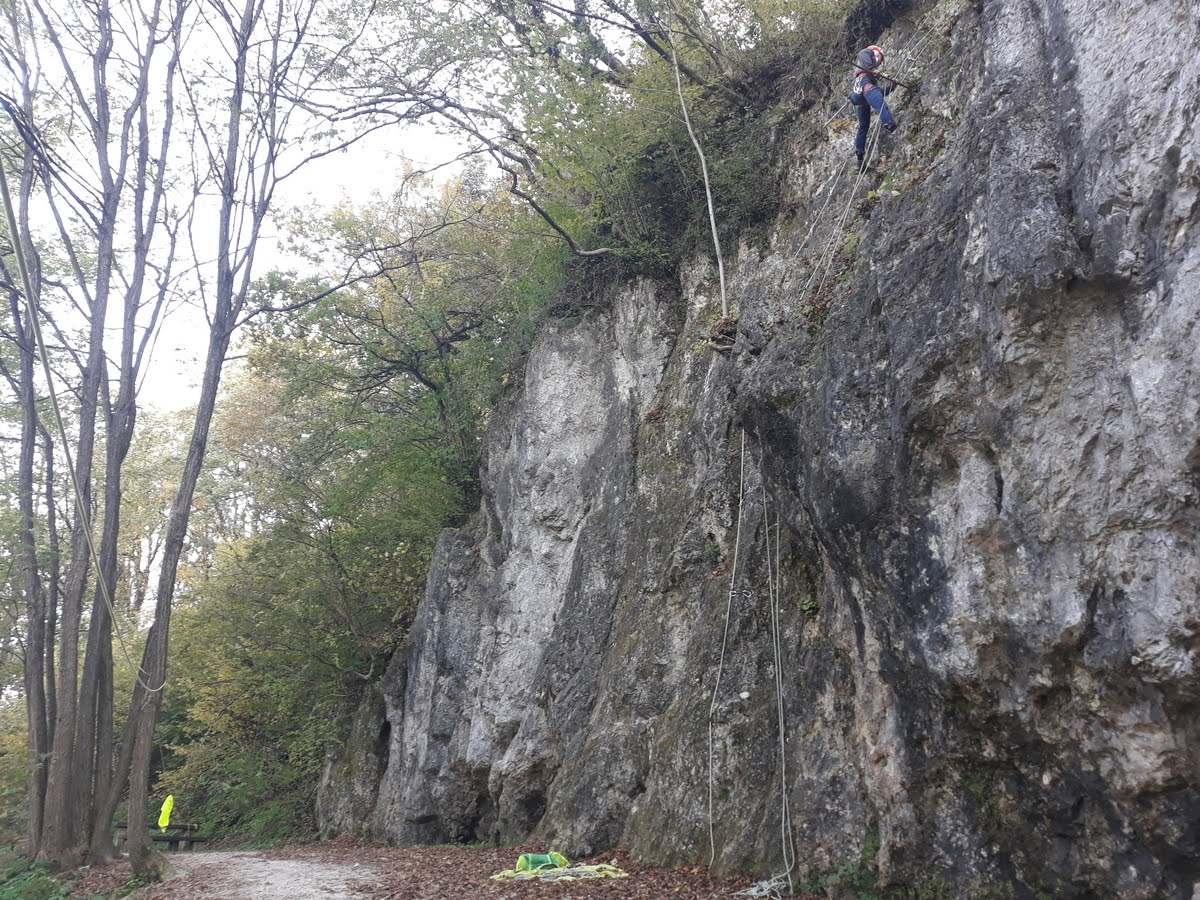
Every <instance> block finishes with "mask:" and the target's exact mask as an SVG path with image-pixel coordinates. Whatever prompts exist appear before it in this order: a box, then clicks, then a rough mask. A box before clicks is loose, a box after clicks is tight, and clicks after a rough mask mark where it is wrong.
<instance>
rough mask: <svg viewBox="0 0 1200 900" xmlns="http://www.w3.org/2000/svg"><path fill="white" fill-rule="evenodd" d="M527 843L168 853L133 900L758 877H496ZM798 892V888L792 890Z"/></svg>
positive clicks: (609, 890)
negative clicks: (165, 868) (166, 865)
mask: <svg viewBox="0 0 1200 900" xmlns="http://www.w3.org/2000/svg"><path fill="white" fill-rule="evenodd" d="M528 852H539V853H540V852H545V848H541V847H534V846H526V847H463V846H437V847H386V846H381V845H379V844H371V843H368V842H366V841H360V840H338V841H334V842H330V843H326V844H315V845H309V846H303V847H293V848H287V849H274V850H261V851H254V850H211V851H200V852H192V853H172V854H170V855H169V860H170V862H171V865H172V866H173V867H174V869H175V874H174V875H173V876H172V877H171V878H170V879H168V880H167V881H164V882H162V883H161V884H157V885H153V886H151V887H148V888H143V889H142V890H141V891H137V892H135V893H133V894H130V895H128V898H129V900H541V898H546V900H601V898H608V900H663V898H667V897H669V898H671V900H715V898H731V897H736V894H737V892H738V891H739V890H743V889H745V888H746V887H748V886H749V885H750V884H752V883H753V882H754V881H755V880H756V879H755V878H753V877H751V876H749V875H740V876H733V877H726V878H720V877H717V876H715V875H713V874H712V873H711V872H709V871H708V870H707V868H706V867H705V866H699V865H693V866H674V867H660V866H648V865H645V864H643V863H638V862H636V861H635V860H633V859H632V858H631V857H630V856H629V854H627V853H624V852H622V851H612V852H609V853H605V854H602V855H600V856H598V857H596V858H595V859H591V860H577V862H592V863H600V862H603V863H608V864H612V865H615V866H618V867H619V868H620V869H621V870H622V871H624V872H626V873H627V877H624V878H593V879H586V880H578V881H573V882H570V883H565V882H555V883H549V884H547V883H539V882H530V881H513V880H510V879H505V880H499V881H497V880H493V879H492V877H491V876H492V875H493V874H495V873H497V872H499V871H501V870H503V869H511V868H512V867H513V865H514V864H515V862H516V859H517V856H519V855H520V854H521V853H528ZM129 875H130V871H129V863H128V862H127V861H122V862H120V863H116V864H114V865H112V866H108V867H106V868H104V869H98V870H93V871H91V872H89V873H88V874H87V875H86V876H85V877H84V878H83V879H82V880H80V881H79V882H78V883H77V884H76V886H75V892H74V893H73V894H72V897H76V898H86V897H92V896H95V894H96V893H101V892H104V895H110V894H109V893H108V892H110V891H113V890H115V889H118V888H120V887H121V886H122V885H124V884H126V883H127V882H128V880H129ZM797 896H798V897H799V896H802V895H799V894H798V895H797Z"/></svg>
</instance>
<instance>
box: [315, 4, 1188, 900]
mask: <svg viewBox="0 0 1200 900" xmlns="http://www.w3.org/2000/svg"><path fill="white" fill-rule="evenodd" d="M1165 35H1169V36H1170V39H1169V40H1168V39H1165V38H1164V36H1165ZM878 42H879V43H881V44H883V45H884V46H885V47H888V48H889V50H891V51H892V55H891V59H892V60H894V61H895V62H896V64H897V65H898V66H899V65H905V64H907V65H909V67H910V68H911V69H912V71H913V73H914V74H915V75H916V76H918V77H920V88H919V91H918V92H916V93H915V94H910V95H905V94H903V93H899V94H893V95H892V101H893V104H894V106H895V107H896V108H897V109H898V110H899V111H900V114H901V116H902V119H901V121H902V123H903V127H902V130H901V131H900V132H899V133H898V134H897V135H895V136H893V137H890V138H887V137H885V138H884V139H883V140H882V141H881V142H880V148H879V156H878V157H877V166H876V170H875V171H873V172H870V173H868V174H867V175H866V176H865V177H864V179H863V180H862V181H861V182H858V183H857V184H856V179H855V176H854V173H852V172H851V171H850V170H849V169H848V168H847V167H845V166H844V163H845V161H846V157H847V156H849V142H850V137H851V135H850V133H849V131H848V127H847V125H846V124H845V123H840V122H835V123H834V124H833V125H832V126H831V132H830V142H829V143H828V144H827V145H819V146H816V147H812V146H809V145H804V146H797V147H796V148H795V149H794V151H793V153H794V160H793V163H792V165H791V166H790V168H789V173H790V175H789V179H790V180H789V193H790V196H789V200H790V201H791V202H790V208H791V211H790V212H789V213H788V214H787V215H785V216H784V217H782V218H781V220H780V221H779V222H778V223H776V224H775V227H774V230H773V232H772V235H771V238H770V241H769V242H768V243H767V244H766V245H764V246H750V245H746V246H743V247H741V248H739V249H738V251H737V258H736V259H735V260H730V261H729V269H730V271H731V273H732V278H733V285H734V296H735V298H736V302H737V304H738V311H739V314H740V336H739V339H738V343H737V346H736V347H735V349H734V351H733V352H732V353H729V354H721V353H714V352H711V351H710V350H708V349H706V347H705V341H704V338H705V336H706V334H707V333H708V329H709V328H710V327H711V324H712V323H713V321H714V319H715V315H716V313H715V309H716V298H717V288H716V283H715V267H714V266H711V265H709V264H707V263H706V262H705V261H704V260H697V262H696V264H695V265H693V266H691V267H690V268H689V269H688V271H686V272H685V273H684V275H683V278H682V280H681V284H679V285H676V286H668V285H663V284H654V283H651V282H639V283H636V284H632V285H624V286H621V285H615V286H613V288H612V290H611V292H610V293H609V294H606V295H605V296H601V297H598V298H595V299H596V300H597V303H598V307H597V308H596V309H595V310H593V311H592V312H590V313H588V314H587V315H585V316H583V317H582V318H580V319H579V320H574V321H564V322H559V323H557V324H555V325H554V326H553V327H551V328H549V329H547V331H546V332H545V333H544V334H543V335H542V337H541V339H540V341H539V344H538V346H537V347H536V348H535V351H534V353H533V354H532V355H531V359H530V363H529V367H528V370H527V372H526V380H525V386H524V390H523V391H522V392H521V393H520V394H519V395H517V396H515V397H514V398H512V400H511V401H510V402H509V404H508V405H507V406H506V407H505V408H504V409H503V410H500V411H498V412H497V414H496V416H495V420H494V422H493V428H492V433H491V440H490V446H489V453H488V461H487V466H486V472H485V477H484V493H485V498H484V503H483V509H482V510H481V513H480V515H479V517H478V519H477V520H476V521H475V522H474V523H473V525H472V526H470V527H468V528H465V529H462V530H460V531H457V532H453V533H448V534H447V535H446V536H445V537H444V538H443V540H442V542H441V544H440V546H439V550H438V553H437V555H436V559H435V561H434V564H433V568H432V571H431V575H430V582H429V587H428V593H427V596H426V599H425V601H424V602H423V604H422V606H421V608H420V610H419V612H418V617H417V621H416V623H415V625H414V628H413V633H412V636H411V639H410V641H409V644H408V647H407V650H406V652H405V653H404V654H403V655H402V656H400V657H398V658H397V660H396V661H395V662H394V663H393V666H392V667H391V669H390V670H389V673H388V675H387V676H386V677H385V679H384V681H383V683H382V684H381V686H380V694H379V697H380V699H381V700H382V706H381V705H379V701H371V702H369V703H368V704H367V705H366V706H365V707H364V709H363V710H360V719H361V723H360V724H359V725H357V726H356V728H359V729H360V731H361V733H362V734H363V735H367V736H373V737H371V738H370V739H367V738H363V739H360V740H357V741H353V740H352V741H351V742H350V743H348V744H347V749H346V752H345V753H343V754H342V755H341V756H339V757H337V758H335V759H333V760H331V765H330V769H329V771H328V773H327V778H326V781H325V784H324V785H323V790H322V807H321V813H322V822H323V826H324V827H326V828H327V829H328V830H329V831H341V830H361V831H364V832H366V833H369V834H371V835H373V836H375V837H378V838H380V839H384V840H389V841H395V842H410V841H444V840H476V839H488V840H500V841H516V840H521V839H524V838H525V837H526V836H527V835H529V834H530V833H532V834H534V835H535V836H536V837H537V838H539V839H541V840H543V841H545V842H547V843H548V844H551V845H553V846H555V847H557V848H560V849H562V850H564V851H565V852H567V853H568V854H579V853H588V852H592V851H597V850H600V849H603V848H606V847H609V846H613V845H617V844H620V845H625V846H630V847H632V848H633V849H634V850H635V851H636V852H637V853H639V854H641V855H643V856H644V857H646V858H651V859H656V860H660V861H685V860H686V861H697V860H698V861H702V862H703V861H707V860H708V859H709V858H710V856H711V857H712V858H713V860H714V862H715V863H716V864H717V865H718V866H721V867H724V868H731V867H735V866H742V865H747V864H750V865H757V866H759V867H761V868H762V869H763V870H764V871H778V870H781V869H782V868H783V866H784V863H785V860H786V859H787V858H790V854H791V853H792V852H793V848H794V852H795V854H796V863H795V865H794V867H793V872H794V874H795V875H797V877H799V878H800V880H801V881H804V880H805V879H809V878H812V879H817V880H820V879H821V878H822V877H823V876H826V875H828V873H830V872H833V871H834V870H835V869H837V868H838V867H839V866H841V867H843V870H844V871H845V870H846V869H847V867H848V868H849V869H850V870H853V871H854V872H855V873H856V874H857V875H860V876H861V878H862V879H866V881H868V882H872V883H874V882H875V881H876V880H877V881H878V884H879V885H880V886H881V887H886V886H888V885H892V886H896V887H897V888H898V889H899V888H903V890H905V891H908V892H909V894H910V895H914V896H954V897H974V896H978V897H985V896H997V897H998V896H1016V897H1034V896H1038V895H1040V896H1054V897H1095V896H1099V897H1117V896H1121V897H1146V898H1150V897H1173V898H1190V897H1191V896H1192V893H1193V890H1194V885H1195V884H1196V883H1197V882H1200V733H1198V732H1200V724H1198V722H1200V718H1198V715H1197V713H1198V712H1200V711H1198V709H1197V705H1198V703H1197V701H1198V698H1200V676H1198V674H1197V664H1198V662H1200V659H1198V657H1200V555H1198V553H1197V536H1198V534H1200V423H1198V413H1200V408H1198V407H1200V342H1198V338H1200V335H1198V334H1197V318H1198V317H1200V250H1198V249H1197V240H1196V234H1195V227H1194V226H1195V222H1196V219H1197V215H1198V213H1200V206H1198V204H1200V159H1198V158H1197V157H1198V153H1200V151H1198V149H1197V148H1200V124H1198V121H1200V119H1198V112H1200V99H1198V98H1200V94H1198V93H1197V92H1196V91H1195V90H1194V89H1192V88H1190V87H1188V86H1189V85H1195V84H1196V83H1197V81H1198V80H1200V52H1198V51H1200V11H1198V10H1197V8H1196V7H1195V5H1194V3H1193V4H1189V3H1186V2H1163V0H1158V2H1153V3H1152V2H1126V3H1120V4H1118V3H1115V2H1114V3H1100V4H1097V3H1092V2H1082V0H1060V2H1047V3H1042V4H1029V3H1017V2H1007V0H1005V2H999V0H987V2H984V3H982V4H968V3H953V2H944V3H941V4H939V5H938V6H937V7H935V8H933V9H929V8H926V9H923V10H920V11H918V12H917V13H913V14H912V15H911V16H910V17H907V18H905V19H902V20H900V21H898V22H896V23H894V24H893V26H892V28H891V29H890V30H889V32H887V33H886V34H884V35H883V36H882V37H881V39H880V40H879V41H878ZM897 71H898V72H899V71H901V70H897ZM1164 73H1171V75H1172V77H1171V78H1170V79H1167V78H1165V76H1164ZM784 137H785V138H786V136H784ZM843 210H846V211H847V213H848V218H847V220H846V223H847V224H846V225H845V226H843V227H839V223H840V221H841V219H840V216H841V214H842V211H843ZM825 248H830V251H829V253H826V252H825ZM743 434H744V435H745V437H744V442H743ZM776 638H777V639H776ZM372 703H374V704H375V705H374V706H372V705H371V704H372ZM780 711H782V726H783V727H782V743H781V731H780V715H779V713H780ZM381 736H382V738H383V739H384V740H385V743H386V744H387V745H388V746H387V749H386V753H385V752H384V751H383V749H382V748H381V746H380V745H379V740H380V738H381ZM372 754H375V755H372ZM384 757H386V766H385V767H383V766H382V765H376V764H374V763H373V762H372V760H382V759H383V758H384ZM373 766H374V767H373ZM354 772H360V773H363V774H362V775H361V776H355V775H354V774H353V773H354ZM352 785H353V787H352ZM368 796H373V797H374V802H373V803H372V802H370V801H367V800H364V798H365V797H368ZM784 796H786V798H787V800H788V803H789V807H790V827H787V828H784V827H781V826H782V825H783V814H784V809H783V806H782V798H783V797H784ZM785 847H786V848H787V849H785ZM842 884H843V885H844V884H845V879H843V881H842ZM825 885H826V887H827V889H828V890H829V891H830V892H831V893H836V892H837V891H838V888H837V887H836V886H834V885H833V884H832V882H830V881H828V880H826V882H825Z"/></svg>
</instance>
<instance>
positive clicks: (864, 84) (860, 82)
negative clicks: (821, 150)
mask: <svg viewBox="0 0 1200 900" xmlns="http://www.w3.org/2000/svg"><path fill="white" fill-rule="evenodd" d="M882 65H883V51H882V50H880V49H879V48H878V47H876V46H875V45H874V44H872V45H871V46H870V47H866V48H865V49H863V50H860V51H858V57H857V58H856V59H855V61H854V88H853V90H851V91H850V103H851V104H852V105H853V106H854V109H855V112H857V113H858V134H856V135H855V136H854V155H855V156H857V157H858V164H859V166H862V165H863V154H864V153H865V152H866V149H867V129H869V128H870V127H871V110H872V109H874V110H875V112H877V113H879V123H880V124H881V125H882V126H883V127H884V129H886V130H887V131H889V132H892V131H895V130H896V120H895V119H894V118H892V111H891V110H890V109H888V105H887V102H886V101H885V100H884V99H883V89H882V88H880V86H879V80H878V78H877V77H876V74H875V73H876V72H877V71H878V70H879V67H880V66H882Z"/></svg>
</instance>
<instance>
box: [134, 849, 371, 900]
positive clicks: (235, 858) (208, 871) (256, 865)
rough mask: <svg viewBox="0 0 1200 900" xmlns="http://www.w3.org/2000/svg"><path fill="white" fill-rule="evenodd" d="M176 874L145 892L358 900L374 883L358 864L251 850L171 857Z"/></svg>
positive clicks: (258, 899)
mask: <svg viewBox="0 0 1200 900" xmlns="http://www.w3.org/2000/svg"><path fill="white" fill-rule="evenodd" d="M170 860H171V866H172V867H173V868H174V869H175V874H174V875H173V876H172V877H171V878H169V879H168V880H167V881H165V882H163V884H162V885H160V886H158V887H156V888H154V889H153V890H151V891H147V892H145V893H144V894H143V895H141V896H142V898H143V900H150V898H158V897H163V898H166V897H189V898H190V897H196V898H201V897H212V898H221V900H361V898H365V897H371V896H373V895H374V889H375V887H376V883H377V881H378V878H377V876H376V873H375V871H374V869H373V868H372V867H371V866H370V865H364V864H363V863H361V862H354V863H333V862H326V861H319V862H314V861H309V860H302V859H272V858H268V857H265V856H263V855H261V854H259V853H255V852H252V851H244V850H241V851H214V852H207V853H173V854H171V856H170Z"/></svg>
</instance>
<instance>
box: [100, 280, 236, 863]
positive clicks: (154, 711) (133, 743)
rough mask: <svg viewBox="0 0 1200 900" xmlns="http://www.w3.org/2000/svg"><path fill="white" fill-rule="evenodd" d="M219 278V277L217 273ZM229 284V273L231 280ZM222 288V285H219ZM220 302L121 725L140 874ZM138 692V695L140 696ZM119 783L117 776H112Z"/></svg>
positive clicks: (225, 336)
mask: <svg viewBox="0 0 1200 900" xmlns="http://www.w3.org/2000/svg"><path fill="white" fill-rule="evenodd" d="M219 281H220V279H219ZM229 287H230V288H232V278H230V281H229ZM218 291H220V286H218ZM225 296H226V300H225V302H224V304H221V303H220V302H219V303H218V306H219V309H218V314H217V316H216V318H215V319H214V322H213V324H212V328H211V332H210V338H209V345H208V356H207V358H206V360H205V365H204V381H203V382H202V384H201V387H200V402H199V403H198V405H197V407H196V420H195V423H194V425H193V427H192V437H191V442H190V444H189V445H188V453H187V459H186V460H185V462H184V466H183V477H182V478H181V479H180V482H179V487H178V489H177V490H176V492H175V496H174V498H173V500H172V502H171V512H170V517H169V518H168V520H167V533H166V538H165V540H164V548H163V562H162V570H161V571H160V573H159V577H158V595H157V597H156V600H155V606H154V624H153V625H152V626H151V628H150V633H149V636H148V637H147V639H146V648H145V651H144V652H143V654H142V665H141V671H140V672H139V675H138V678H139V685H138V688H139V689H138V690H135V692H134V693H135V704H134V706H133V708H131V709H130V711H129V723H128V724H127V726H126V728H125V741H126V742H128V743H129V744H130V760H131V761H130V770H129V823H130V828H129V834H128V844H127V847H128V850H129V862H130V864H131V865H132V866H133V871H134V872H135V873H136V874H138V875H143V876H145V875H149V876H151V877H153V878H162V877H163V875H164V874H165V868H166V866H165V861H164V860H163V858H162V855H161V854H159V853H157V852H156V851H155V850H154V848H153V846H152V844H151V842H150V834H149V832H148V831H147V829H145V828H141V827H137V826H136V823H139V822H145V821H146V813H147V809H148V805H149V790H150V760H151V756H152V751H153V749H154V727H155V725H156V724H157V722H158V713H159V710H160V709H161V707H162V697H163V689H164V688H165V686H166V678H167V650H168V638H169V636H170V624H171V606H172V602H173V600H174V597H175V577H176V575H177V573H178V570H179V559H180V556H182V554H183V542H184V538H185V537H186V535H187V527H188V519H189V517H190V515H191V510H192V495H193V494H194V493H195V490H196V482H197V481H199V479H200V472H201V469H202V468H203V465H204V453H205V450H206V449H207V448H208V432H209V426H210V425H211V423H212V415H213V410H214V409H215V408H216V405H217V390H218V388H219V387H220V384H221V368H222V366H223V364H224V362H225V354H226V352H227V350H228V349H229V339H230V334H231V331H230V328H229V327H228V323H229V321H231V318H232V317H231V316H229V315H228V314H225V315H222V313H221V309H220V307H221V306H223V307H224V309H228V308H229V302H230V299H229V294H226V295H225ZM138 695H141V696H140V698H139V696H138ZM125 755H126V750H125V748H124V747H123V748H122V752H121V760H122V762H123V760H124V758H125ZM116 784H118V785H119V784H120V782H119V781H118V782H116ZM115 794H116V790H114V791H113V792H110V799H109V802H108V804H106V808H115V806H116V804H115V802H113V799H114V797H113V796H112V795H115Z"/></svg>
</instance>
